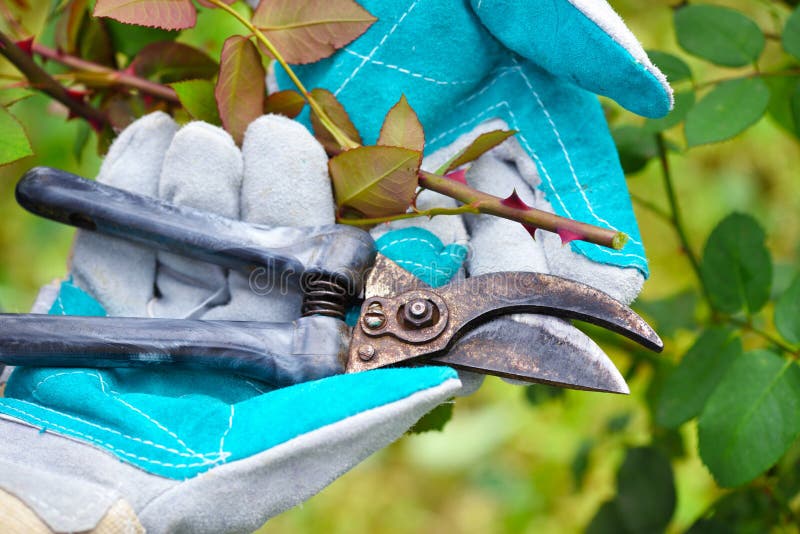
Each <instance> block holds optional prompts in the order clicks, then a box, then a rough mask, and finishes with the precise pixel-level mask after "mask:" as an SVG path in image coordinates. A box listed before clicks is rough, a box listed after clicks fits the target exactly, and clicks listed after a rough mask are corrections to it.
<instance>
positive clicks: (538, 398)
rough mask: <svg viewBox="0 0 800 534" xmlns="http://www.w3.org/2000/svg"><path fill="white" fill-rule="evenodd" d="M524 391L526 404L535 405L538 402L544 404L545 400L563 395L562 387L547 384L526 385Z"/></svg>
mask: <svg viewBox="0 0 800 534" xmlns="http://www.w3.org/2000/svg"><path fill="white" fill-rule="evenodd" d="M524 391H525V400H527V401H528V404H530V405H531V406H537V405H539V404H544V403H545V402H548V401H551V400H555V399H560V398H563V397H564V388H558V387H555V386H548V385H547V384H533V385H530V386H526V387H525V389H524Z"/></svg>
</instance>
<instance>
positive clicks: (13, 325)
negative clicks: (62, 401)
mask: <svg viewBox="0 0 800 534" xmlns="http://www.w3.org/2000/svg"><path fill="white" fill-rule="evenodd" d="M16 195H17V200H18V202H19V203H20V204H21V205H22V206H24V207H25V208H26V209H28V210H29V211H31V212H33V213H35V214H38V215H41V216H43V217H46V218H49V219H53V220H55V221H58V222H62V223H66V224H70V225H73V226H77V227H80V228H83V229H85V230H91V231H96V232H100V233H103V234H106V235H110V236H115V237H119V238H123V239H127V240H131V241H134V242H137V243H142V244H145V245H147V246H151V247H155V248H158V249H162V250H168V251H171V252H175V253H178V254H182V255H185V256H187V257H191V258H195V259H200V260H203V261H205V262H209V263H213V264H216V265H221V266H224V267H227V268H230V269H237V270H239V271H242V272H244V273H247V274H248V275H249V277H250V281H251V287H252V288H253V290H254V291H264V292H267V291H278V290H280V287H279V286H280V285H281V284H285V283H287V281H294V282H299V284H300V287H301V288H302V290H303V294H304V301H303V317H301V318H299V319H297V320H296V321H293V322H290V323H268V322H257V321H206V320H194V319H161V318H132V317H79V316H49V315H39V314H0V362H3V363H6V364H10V365H23V366H46V367H96V368H103V367H131V366H181V367H190V368H202V369H216V370H223V371H229V372H233V373H237V374H240V375H243V376H246V377H250V378H255V379H258V380H261V381H264V382H267V383H270V384H272V385H275V386H286V385H290V384H294V383H298V382H303V381H307V380H315V379H319V378H323V377H326V376H331V375H335V374H341V373H354V372H361V371H367V370H370V369H376V368H380V367H386V366H396V365H402V366H409V365H448V366H451V367H454V368H457V369H463V370H468V371H473V372H477V373H483V374H490V375H498V376H502V377H507V378H512V379H517V380H523V381H528V382H543V383H548V384H552V385H557V386H561V387H567V388H575V389H587V390H596V391H608V392H616V393H623V392H627V386H626V385H625V382H624V380H623V379H622V378H621V377H620V375H619V373H618V372H617V370H616V368H615V367H614V366H613V364H612V363H611V362H610V360H608V359H606V361H598V360H597V359H596V358H593V357H592V355H591V354H590V353H589V352H588V350H587V349H586V348H582V347H580V346H578V344H575V345H570V344H569V342H568V341H567V342H565V341H564V340H555V339H547V336H549V335H550V334H548V333H547V332H545V331H544V330H542V329H539V328H537V327H534V326H531V325H528V324H525V323H522V322H518V321H516V320H514V319H512V318H511V317H510V316H509V314H515V313H536V314H545V315H552V316H557V317H563V318H569V319H577V320H581V321H586V322H589V323H593V324H596V325H599V326H601V327H604V328H606V329H609V330H612V331H614V332H617V333H619V334H621V335H623V336H626V337H628V338H630V339H632V340H634V341H636V342H638V343H639V344H641V345H643V346H644V347H646V348H648V349H651V350H654V351H661V350H662V348H663V343H662V341H661V339H660V338H659V337H658V335H657V334H656V332H655V331H654V330H653V329H652V328H651V327H650V326H649V325H648V324H647V323H646V322H645V320H644V319H642V318H641V317H640V316H639V315H637V314H636V313H635V312H634V311H633V310H631V309H630V308H629V307H627V306H625V305H623V304H622V303H620V302H618V301H616V300H614V299H613V298H612V297H610V296H609V295H607V294H605V293H603V292H602V291H599V290H597V289H594V288H592V287H589V286H587V285H584V284H580V283H578V282H574V281H571V280H567V279H564V278H560V277H556V276H552V275H546V274H540V273H530V272H502V273H490V274H485V275H481V276H475V277H471V278H463V279H459V280H456V281H454V282H451V283H450V284H447V285H445V286H442V287H438V288H432V287H430V286H428V285H426V284H425V283H423V282H422V281H421V280H420V279H419V278H417V277H415V276H413V275H412V274H411V273H409V272H407V271H406V270H404V269H403V268H401V267H400V266H398V265H397V264H396V263H394V262H393V261H391V260H390V259H389V258H387V257H385V256H383V255H381V254H376V253H375V248H374V243H373V241H372V238H371V237H370V235H369V234H368V233H367V232H365V231H363V230H360V229H357V228H354V227H350V226H345V225H329V226H321V227H307V228H288V227H265V226H260V225H253V224H249V223H245V222H242V221H238V220H233V219H228V218H225V217H220V216H218V215H214V214H211V213H207V212H204V211H200V210H196V209H191V208H187V207H184V206H177V205H174V204H170V203H167V202H164V201H161V200H158V199H155V198H151V197H146V196H142V195H136V194H133V193H130V192H127V191H124V190H121V189H117V188H114V187H110V186H107V185H103V184H100V183H97V182H94V181H91V180H87V179H85V178H82V177H79V176H76V175H73V174H70V173H67V172H64V171H60V170H57V169H52V168H46V167H37V168H34V169H32V170H30V171H28V172H27V173H26V174H25V176H23V178H22V179H21V180H20V182H19V184H18V185H17V190H16ZM359 297H363V299H364V300H363V303H362V304H361V313H360V315H359V317H358V320H357V322H356V324H355V325H354V326H353V327H352V328H351V327H348V326H347V325H346V323H345V322H344V320H343V319H344V315H345V310H346V307H347V305H348V304H349V303H352V302H353V301H355V299H357V298H359Z"/></svg>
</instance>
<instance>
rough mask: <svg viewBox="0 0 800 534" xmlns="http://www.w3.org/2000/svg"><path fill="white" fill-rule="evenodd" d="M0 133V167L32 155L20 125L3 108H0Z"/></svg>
mask: <svg viewBox="0 0 800 534" xmlns="http://www.w3.org/2000/svg"><path fill="white" fill-rule="evenodd" d="M0 132H3V135H2V136H0V165H6V164H8V163H12V162H14V161H17V160H18V159H22V158H24V157H27V156H31V155H33V150H32V149H31V144H30V142H29V141H28V136H27V135H26V134H25V130H24V129H23V128H22V125H21V124H20V123H19V122H17V119H16V118H15V117H14V116H13V115H12V114H11V113H9V112H8V110H7V109H5V108H3V107H0Z"/></svg>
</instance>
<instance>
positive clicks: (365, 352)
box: [358, 345, 375, 362]
mask: <svg viewBox="0 0 800 534" xmlns="http://www.w3.org/2000/svg"><path fill="white" fill-rule="evenodd" d="M374 356H375V347H373V346H372V345H361V346H360V347H358V357H359V358H361V360H362V361H365V362H368V361H370V360H371V359H372V358H373V357H374Z"/></svg>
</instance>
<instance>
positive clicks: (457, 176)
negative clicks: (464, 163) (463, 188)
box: [444, 169, 467, 185]
mask: <svg viewBox="0 0 800 534" xmlns="http://www.w3.org/2000/svg"><path fill="white" fill-rule="evenodd" d="M444 176H445V178H450V179H451V180H453V181H456V182H458V183H460V184H464V185H467V169H458V170H457V171H452V172H448V173H447V174H445V175H444Z"/></svg>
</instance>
